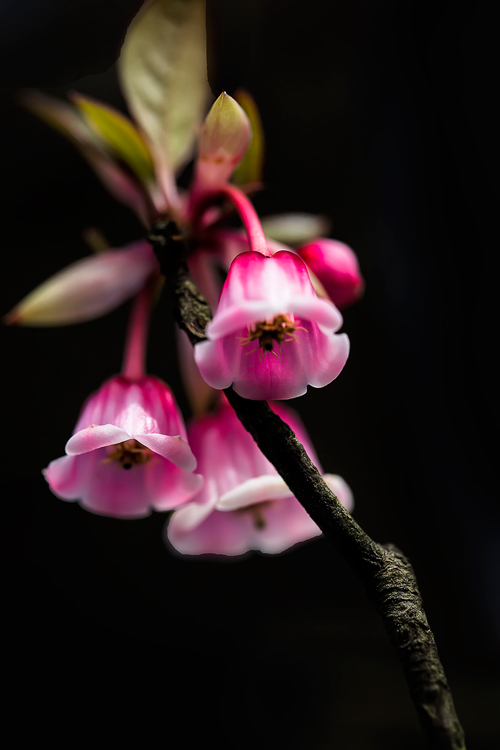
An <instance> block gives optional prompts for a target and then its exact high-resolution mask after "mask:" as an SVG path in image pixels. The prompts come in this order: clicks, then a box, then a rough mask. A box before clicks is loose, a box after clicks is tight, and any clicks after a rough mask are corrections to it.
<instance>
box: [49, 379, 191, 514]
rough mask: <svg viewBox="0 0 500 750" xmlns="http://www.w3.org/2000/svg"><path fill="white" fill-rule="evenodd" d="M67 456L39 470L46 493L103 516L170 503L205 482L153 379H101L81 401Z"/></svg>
mask: <svg viewBox="0 0 500 750" xmlns="http://www.w3.org/2000/svg"><path fill="white" fill-rule="evenodd" d="M66 453H67V455H66V456H63V457H62V458H58V459H56V460H55V461H52V462H51V463H50V464H49V466H48V467H47V469H45V470H44V475H45V478H46V480H47V481H48V483H49V485H50V488H51V490H52V492H53V493H54V494H55V495H57V497H60V498H61V499H63V500H79V501H80V502H81V504H82V505H83V506H84V507H85V508H86V509H87V510H90V511H93V512H94V513H101V514H103V515H107V516H119V517H122V518H137V517H140V516H147V515H149V513H150V512H151V509H152V508H154V509H155V510H169V509H171V508H176V507H178V506H179V505H182V503H185V502H187V501H188V500H190V499H191V498H192V497H193V496H194V495H195V494H196V493H197V492H198V491H199V489H200V487H201V485H202V483H203V479H202V477H201V476H200V475H199V474H193V473H192V472H193V471H194V469H195V468H196V459H195V457H194V455H193V453H192V451H191V449H190V447H189V445H188V444H187V441H186V432H185V427H184V423H183V420H182V416H181V414H180V412H179V410H178V408H177V405H176V403H175V400H174V397H173V395H172V393H171V391H170V389H169V388H168V386H167V385H166V384H165V383H163V382H162V381H161V380H159V379H158V378H155V377H151V376H143V377H140V378H137V379H132V378H129V377H124V376H118V375H117V376H115V377H112V378H110V379H109V380H107V381H106V382H105V383H104V384H103V385H102V386H101V388H100V389H99V390H98V391H97V392H96V393H94V394H92V395H91V396H90V397H89V399H88V400H87V402H86V403H85V405H84V407H83V409H82V412H81V414H80V418H79V419H78V422H77V425H76V427H75V431H74V434H73V436H72V437H71V438H70V439H69V440H68V442H67V444H66Z"/></svg>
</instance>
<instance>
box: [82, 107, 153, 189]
mask: <svg viewBox="0 0 500 750" xmlns="http://www.w3.org/2000/svg"><path fill="white" fill-rule="evenodd" d="M71 98H72V100H73V101H74V103H75V104H76V106H77V107H78V109H79V110H80V112H82V114H83V117H84V119H85V121H86V123H87V124H88V125H89V126H90V128H91V129H92V130H94V131H95V132H96V133H97V134H98V135H99V136H100V137H101V138H104V140H105V141H106V143H107V144H108V146H109V147H110V149H111V150H112V151H114V152H115V153H116V155H117V156H118V157H119V158H120V159H122V160H123V161H124V162H125V163H126V164H128V166H129V167H130V168H131V169H132V171H133V172H134V173H135V174H136V175H137V177H138V178H139V179H140V180H141V182H143V183H144V184H145V185H148V184H150V183H151V182H154V179H155V173H154V166H153V160H152V157H151V154H150V151H149V148H148V146H147V145H146V143H145V141H144V138H143V137H142V135H141V134H140V133H139V131H138V130H137V128H136V127H135V126H134V125H133V123H132V122H131V121H130V120H129V119H128V118H127V117H125V116H124V115H122V114H121V112H118V111H117V110H115V109H113V108H112V107H108V106H107V105H105V104H101V103H100V102H97V101H95V100H94V99H91V98H89V97H87V96H82V94H73V96H72V97H71Z"/></svg>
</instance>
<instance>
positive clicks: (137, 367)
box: [122, 274, 157, 380]
mask: <svg viewBox="0 0 500 750" xmlns="http://www.w3.org/2000/svg"><path fill="white" fill-rule="evenodd" d="M156 281H157V276H156V274H155V275H154V276H152V277H150V278H149V279H148V281H146V283H145V284H144V286H143V287H142V289H141V291H140V292H139V294H138V295H137V296H136V297H135V299H134V301H133V303H132V309H131V311H130V317H129V322H128V329H127V337H126V339H125V351H124V353H123V364H122V375H123V376H124V377H126V378H130V379H131V380H137V379H139V378H142V377H144V375H145V373H146V369H145V368H146V348H147V341H148V332H149V319H150V315H151V301H152V296H153V293H154V289H155V285H156Z"/></svg>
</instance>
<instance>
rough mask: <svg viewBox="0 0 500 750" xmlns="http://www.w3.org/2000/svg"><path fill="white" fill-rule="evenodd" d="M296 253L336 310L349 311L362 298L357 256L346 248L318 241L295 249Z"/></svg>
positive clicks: (329, 241)
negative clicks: (316, 278)
mask: <svg viewBox="0 0 500 750" xmlns="http://www.w3.org/2000/svg"><path fill="white" fill-rule="evenodd" d="M297 252H298V254H299V255H300V257H301V258H302V260H304V261H305V262H306V264H307V266H308V268H310V269H311V271H312V272H313V273H314V274H315V275H316V276H317V277H318V279H319V280H320V282H321V284H322V285H323V286H324V288H325V290H326V292H327V294H328V296H329V297H330V299H331V300H332V302H333V303H334V304H335V305H337V307H340V308H341V309H343V308H344V307H348V306H349V305H352V304H353V302H356V300H358V299H359V298H360V297H361V296H362V295H363V292H364V290H365V282H364V280H363V277H362V276H361V271H360V270H359V263H358V259H357V257H356V254H355V252H354V250H352V248H350V247H349V245H344V243H343V242H338V241H337V240H329V239H319V240H315V241H314V242H311V243H309V244H307V245H303V246H302V247H299V248H297Z"/></svg>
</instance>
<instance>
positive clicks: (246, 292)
mask: <svg viewBox="0 0 500 750" xmlns="http://www.w3.org/2000/svg"><path fill="white" fill-rule="evenodd" d="M341 325H342V316H341V314H340V313H339V311H338V310H337V308H336V307H335V306H334V305H333V304H332V303H331V302H330V301H328V300H325V299H320V298H319V297H318V296H317V295H316V292H315V291H314V289H313V286H312V284H311V280H310V278H309V274H308V272H307V267H306V265H305V263H304V262H303V261H302V260H301V259H300V258H299V256H298V255H295V254H294V253H292V252H290V251H286V250H285V251H279V252H277V253H275V255H273V256H271V257H266V256H264V255H262V254H261V253H258V252H252V251H251V252H245V253H241V255H239V256H238V257H237V258H235V260H234V261H233V263H232V265H231V267H230V269H229V273H228V276H227V279H226V281H225V283H224V286H223V288H222V291H221V295H220V299H219V306H218V308H217V311H216V313H215V316H214V318H213V320H212V321H211V322H210V323H209V324H208V326H207V328H206V331H205V333H206V336H207V339H208V340H207V341H203V342H201V343H200V344H197V345H196V347H195V359H196V363H197V365H198V367H199V369H200V372H201V374H202V376H203V378H204V379H205V381H206V382H207V383H208V384H209V385H211V386H212V388H217V389H223V388H227V387H228V386H230V385H233V388H234V390H235V391H236V392H237V393H239V394H240V395H241V396H243V397H244V398H249V399H256V400H258V399H271V400H272V399H288V398H294V397H296V396H301V395H302V394H303V393H305V392H306V390H307V386H308V385H312V386H314V387H315V388H321V387H322V386H325V385H327V384H328V383H330V382H331V381H332V380H334V379H335V378H336V377H337V375H338V374H339V373H340V372H341V370H342V368H343V367H344V365H345V363H346V360H347V356H348V354H349V339H348V337H347V335H346V334H345V333H343V334H340V335H336V334H335V332H336V331H337V330H338V329H339V328H340V326H341Z"/></svg>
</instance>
